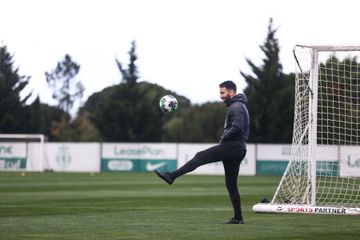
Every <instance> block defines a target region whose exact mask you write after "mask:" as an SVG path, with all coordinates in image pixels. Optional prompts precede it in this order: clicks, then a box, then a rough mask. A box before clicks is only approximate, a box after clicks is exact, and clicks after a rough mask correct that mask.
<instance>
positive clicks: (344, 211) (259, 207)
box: [253, 203, 360, 215]
mask: <svg viewBox="0 0 360 240" xmlns="http://www.w3.org/2000/svg"><path fill="white" fill-rule="evenodd" d="M253 211H254V212H257V213H297V214H328V215H360V208H346V207H344V208H342V207H324V206H322V207H319V206H311V205H295V204H271V203H258V204H255V205H254V206H253Z"/></svg>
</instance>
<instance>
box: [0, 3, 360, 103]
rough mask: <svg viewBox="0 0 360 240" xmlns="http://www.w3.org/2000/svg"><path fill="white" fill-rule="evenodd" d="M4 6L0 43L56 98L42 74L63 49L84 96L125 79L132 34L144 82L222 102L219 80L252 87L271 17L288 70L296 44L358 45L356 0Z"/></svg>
mask: <svg viewBox="0 0 360 240" xmlns="http://www.w3.org/2000/svg"><path fill="white" fill-rule="evenodd" d="M0 9H1V11H0V44H1V45H6V46H8V50H9V51H10V52H11V53H12V54H13V55H14V60H15V66H17V67H19V70H20V74H22V75H28V76H31V80H30V84H29V87H28V88H27V91H31V90H32V91H33V93H34V95H37V94H39V95H40V99H41V101H42V102H46V103H50V104H54V103H55V102H54V101H53V100H52V98H51V91H50V90H49V88H48V87H47V85H46V80H45V76H44V72H45V71H51V70H53V69H54V68H55V67H56V64H57V62H59V61H60V60H62V59H63V58H64V56H65V54H70V55H71V56H72V58H73V60H74V61H76V62H77V63H79V64H80V65H81V69H80V74H79V79H80V80H81V81H82V82H83V84H84V85H85V89H86V90H85V96H84V98H83V101H85V100H86V99H87V97H88V96H90V95H91V94H92V93H94V92H98V91H101V90H102V89H103V88H105V87H108V86H111V85H114V84H118V83H119V82H120V80H121V75H120V73H119V71H118V69H117V66H116V63H115V58H118V59H119V60H120V61H121V62H123V63H125V64H126V63H127V60H128V55H127V52H128V51H129V49H130V42H131V41H132V40H135V41H136V42H137V54H138V57H139V60H138V62H137V64H138V67H139V70H140V76H141V79H140V80H141V81H149V82H152V83H157V84H159V85H161V86H163V87H165V88H167V89H170V90H172V91H175V92H177V93H178V94H180V95H184V96H185V97H187V98H189V99H190V100H191V101H192V102H193V103H204V102H206V101H216V100H218V99H219V96H218V84H219V83H220V82H221V81H223V80H228V79H232V80H234V81H235V82H236V83H237V85H238V87H239V89H240V90H242V89H243V88H244V87H245V86H246V85H245V81H244V79H242V77H241V75H240V73H239V71H240V70H241V71H244V72H247V73H250V72H249V68H248V66H247V64H246V62H245V58H249V59H251V60H252V61H254V62H255V63H257V64H260V63H261V59H262V58H263V57H264V56H263V55H262V52H261V51H260V48H259V45H261V44H262V43H263V42H264V40H265V37H266V33H267V26H268V22H269V19H270V18H273V20H274V27H276V28H278V31H277V35H276V36H277V38H278V39H279V45H280V47H281V52H280V59H281V63H282V64H283V67H284V71H285V72H286V73H288V72H294V69H295V67H294V66H295V65H294V61H293V58H292V48H293V47H294V45H295V44H312V45H314V44H315V45H321V44H324V45H332V44H335V45H356V44H360V31H359V27H358V24H359V23H360V14H359V9H360V2H359V1H356V0H343V1H334V0H327V1H321V0H319V1H314V0H301V1H295V0H293V1H290V0H289V1H284V0H249V1H244V0H237V1H236V0H0Z"/></svg>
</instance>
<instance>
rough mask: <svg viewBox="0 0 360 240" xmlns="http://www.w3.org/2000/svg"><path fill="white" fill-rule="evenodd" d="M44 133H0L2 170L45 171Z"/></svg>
mask: <svg viewBox="0 0 360 240" xmlns="http://www.w3.org/2000/svg"><path fill="white" fill-rule="evenodd" d="M44 141H45V137H44V135H43V134H0V171H43V170H44V168H45V166H44Z"/></svg>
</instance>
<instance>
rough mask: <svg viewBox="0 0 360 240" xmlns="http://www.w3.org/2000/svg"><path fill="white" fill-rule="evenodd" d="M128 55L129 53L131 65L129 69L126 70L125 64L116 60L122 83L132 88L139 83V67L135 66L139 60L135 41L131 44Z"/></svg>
mask: <svg viewBox="0 0 360 240" xmlns="http://www.w3.org/2000/svg"><path fill="white" fill-rule="evenodd" d="M128 53H129V64H128V68H127V69H124V67H123V64H122V63H121V62H120V61H119V60H118V59H115V61H116V64H117V66H118V68H119V71H120V73H121V76H122V82H123V83H126V84H128V85H130V86H133V85H135V84H136V83H137V80H138V79H139V76H138V68H137V65H136V64H135V62H136V60H137V55H136V42H135V41H132V42H131V48H130V51H129V52H128Z"/></svg>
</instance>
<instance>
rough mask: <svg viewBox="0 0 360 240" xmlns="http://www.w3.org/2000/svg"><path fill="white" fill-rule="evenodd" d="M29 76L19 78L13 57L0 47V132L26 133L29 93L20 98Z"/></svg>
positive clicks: (4, 48) (3, 47)
mask: <svg viewBox="0 0 360 240" xmlns="http://www.w3.org/2000/svg"><path fill="white" fill-rule="evenodd" d="M29 79H30V77H29V76H20V75H19V69H18V68H15V67H14V60H13V56H12V55H11V54H10V53H9V52H8V50H7V47H6V46H0V116H1V117H0V132H1V133H25V132H27V131H28V126H29V123H28V122H27V118H26V117H25V114H26V110H25V107H26V101H27V100H28V99H29V97H30V96H31V93H29V94H27V95H26V96H25V97H23V98H21V96H20V95H21V93H22V92H23V90H24V89H25V87H26V86H27V85H28V83H29Z"/></svg>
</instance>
